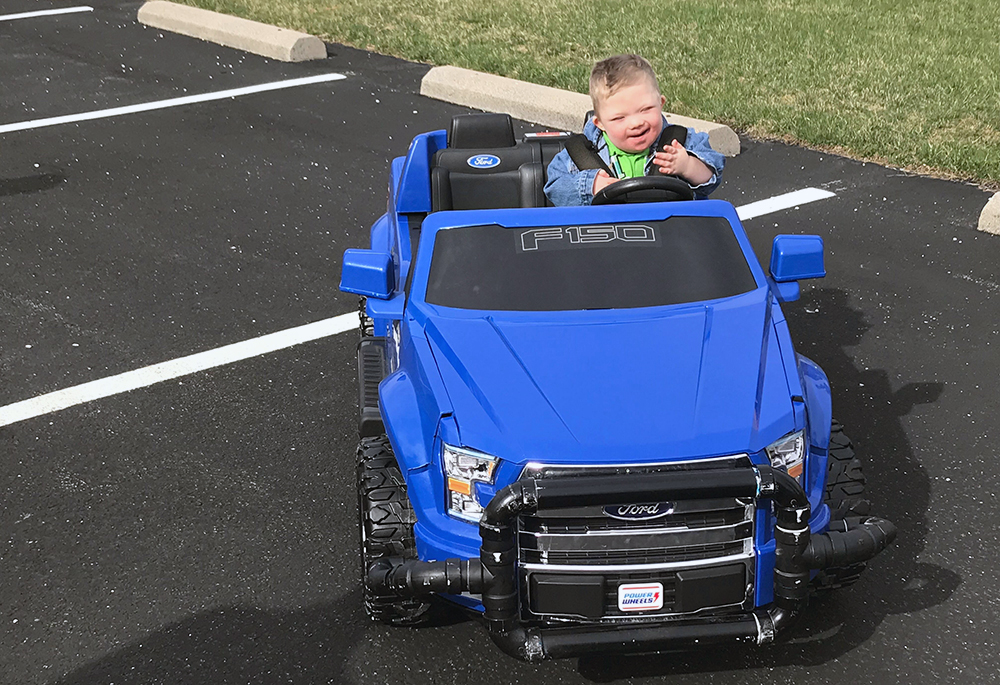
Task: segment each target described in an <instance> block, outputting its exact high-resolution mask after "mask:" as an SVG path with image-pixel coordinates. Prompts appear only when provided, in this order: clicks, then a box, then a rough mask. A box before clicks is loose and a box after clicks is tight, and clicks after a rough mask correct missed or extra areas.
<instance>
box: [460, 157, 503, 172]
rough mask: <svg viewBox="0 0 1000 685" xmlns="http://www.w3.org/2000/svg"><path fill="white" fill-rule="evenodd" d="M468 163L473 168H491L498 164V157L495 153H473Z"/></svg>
mask: <svg viewBox="0 0 1000 685" xmlns="http://www.w3.org/2000/svg"><path fill="white" fill-rule="evenodd" d="M468 163H469V166H471V167H472V168H473V169H492V168H493V167H495V166H499V165H500V158H499V157H497V156H496V155H473V156H472V157H469V159H468Z"/></svg>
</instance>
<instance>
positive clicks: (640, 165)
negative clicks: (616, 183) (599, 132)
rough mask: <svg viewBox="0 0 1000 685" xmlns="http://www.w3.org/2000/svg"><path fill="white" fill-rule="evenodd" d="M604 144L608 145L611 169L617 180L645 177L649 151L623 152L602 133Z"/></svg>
mask: <svg viewBox="0 0 1000 685" xmlns="http://www.w3.org/2000/svg"><path fill="white" fill-rule="evenodd" d="M603 135H604V142H605V143H607V144H608V152H609V153H610V156H611V167H612V170H613V171H614V172H615V175H616V176H617V177H618V178H635V177H636V176H645V175H646V160H648V159H649V150H643V151H642V152H625V151H624V150H619V149H618V147H617V146H616V145H615V144H614V143H612V142H611V141H610V140H609V139H608V134H607V133H604V134H603Z"/></svg>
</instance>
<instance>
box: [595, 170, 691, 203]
mask: <svg viewBox="0 0 1000 685" xmlns="http://www.w3.org/2000/svg"><path fill="white" fill-rule="evenodd" d="M693 199H694V191H693V190H691V186H689V185H688V184H687V183H685V182H684V181H682V180H681V179H679V178H677V177H676V176H636V177H635V178H623V179H622V180H620V181H615V182H614V183H612V184H611V185H608V186H605V187H604V188H602V189H601V190H599V191H598V192H597V194H596V195H594V199H593V201H592V202H591V203H590V204H592V205H614V204H625V203H632V202H674V201H676V200H693Z"/></svg>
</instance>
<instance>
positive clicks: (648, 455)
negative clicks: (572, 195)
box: [367, 131, 831, 605]
mask: <svg viewBox="0 0 1000 685" xmlns="http://www.w3.org/2000/svg"><path fill="white" fill-rule="evenodd" d="M445 144H446V143H445V133H444V131H435V132H432V133H428V134H422V135H421V136H417V137H416V138H415V139H414V140H413V142H412V144H411V146H410V149H409V151H408V153H407V156H406V157H405V158H397V159H395V160H393V163H392V168H391V177H390V183H389V204H388V210H389V211H388V212H387V214H386V215H384V216H383V217H381V218H380V219H379V220H378V222H376V224H375V225H374V226H373V227H372V232H371V248H372V249H373V250H376V251H380V252H383V251H384V252H388V253H389V254H391V255H392V259H393V265H394V268H395V273H394V276H395V279H394V282H395V288H396V290H395V291H394V292H393V293H392V295H391V297H389V298H388V299H384V300H380V299H375V298H369V299H368V302H367V313H368V315H369V316H371V317H372V318H373V319H374V322H375V333H376V335H384V336H386V337H387V338H388V340H389V345H388V348H389V355H388V356H389V364H390V370H391V373H390V374H389V375H388V376H387V377H386V378H385V379H384V380H383V381H382V383H381V385H380V386H379V399H380V408H381V412H382V416H383V421H384V424H385V427H386V431H387V433H388V436H389V439H390V441H391V442H392V445H393V447H394V450H395V453H396V458H397V460H398V461H399V464H400V467H401V470H402V471H403V474H404V477H405V479H406V482H407V488H408V495H409V497H410V499H411V501H412V503H413V506H414V510H415V512H416V515H417V519H418V522H417V524H416V526H415V535H416V540H417V551H418V554H419V557H420V558H421V559H423V560H425V561H430V560H440V559H445V558H451V557H464V558H469V557H476V556H478V555H479V546H480V539H479V534H478V529H477V527H476V526H475V525H474V524H471V523H469V522H467V521H464V520H460V519H456V518H452V517H451V516H449V515H447V513H446V511H447V505H446V502H445V492H446V483H445V476H444V472H443V465H442V463H441V443H442V442H447V443H448V444H452V445H456V446H461V447H466V448H469V449H473V450H477V451H481V452H485V453H487V454H491V455H495V456H496V457H498V458H499V459H500V461H499V465H498V467H497V470H496V473H495V482H494V483H493V484H484V483H476V484H475V486H474V489H475V493H476V494H477V496H478V499H479V501H480V502H481V503H483V504H485V503H486V502H488V501H489V500H490V498H491V497H492V496H493V495H494V494H495V492H496V491H498V490H499V489H501V488H502V487H504V486H505V485H507V484H509V483H510V482H512V481H514V480H516V479H517V478H518V477H519V476H520V474H521V472H522V470H523V468H524V466H525V465H526V464H528V463H530V462H543V463H563V464H615V463H632V464H638V463H653V462H666V461H680V460H691V459H707V458H711V457H718V456H726V455H734V454H747V455H749V456H750V458H751V460H753V461H754V462H755V463H758V464H766V463H768V458H767V455H766V453H765V451H764V450H765V447H767V446H768V445H769V444H771V443H773V442H774V441H776V440H778V439H780V438H782V437H783V436H785V435H787V434H789V433H791V432H793V431H796V430H803V429H804V430H806V435H807V442H808V454H807V457H806V465H805V480H804V485H805V487H806V492H807V494H808V496H809V499H810V503H811V504H812V507H813V518H812V521H811V522H810V524H811V527H812V529H813V531H814V532H822V531H823V530H825V529H826V527H827V525H828V523H829V511H828V509H827V508H826V507H825V506H824V505H823V504H822V497H823V489H824V486H825V473H826V461H827V449H828V444H829V435H830V431H829V426H830V407H831V402H830V386H829V383H828V381H827V379H826V376H825V375H824V374H823V371H822V370H821V369H820V368H819V367H818V366H817V365H816V364H814V363H813V362H811V361H810V360H808V359H806V358H804V357H801V356H798V355H796V353H795V351H794V349H793V346H792V340H791V337H790V335H789V332H788V327H787V324H786V322H785V318H784V315H783V314H782V312H781V308H780V306H779V301H780V298H779V296H778V284H777V283H776V282H775V280H774V279H773V278H772V277H771V276H770V275H769V274H768V273H766V272H765V271H764V269H763V268H762V267H761V265H760V264H759V263H758V261H757V259H756V257H755V255H754V252H753V249H752V247H751V245H750V241H749V239H748V238H747V236H746V233H745V231H744V229H743V227H742V225H741V223H740V220H739V218H738V217H737V214H736V210H735V209H734V208H733V206H732V205H731V204H729V203H727V202H722V201H717V200H706V201H692V202H672V203H648V204H632V205H610V206H602V207H559V208H537V209H499V210H475V211H447V212H435V213H429V212H430V209H431V199H430V192H431V191H430V164H431V160H432V159H433V156H434V153H435V152H436V151H437V150H440V149H443V148H444V147H445ZM672 216H692V217H721V218H723V219H725V220H726V221H727V222H728V223H729V225H730V226H731V227H732V230H733V235H734V236H735V238H736V240H737V242H738V244H739V246H740V249H741V250H742V252H743V255H744V257H745V259H746V263H747V266H748V268H749V270H750V272H751V274H752V277H753V280H754V283H755V284H756V286H755V287H754V288H753V289H752V290H749V291H748V292H744V293H742V294H739V295H735V296H732V297H725V298H721V299H717V300H708V301H699V302H694V303H686V304H678V305H670V306H660V307H645V308H634V309H612V310H594V311H540V312H525V311H481V310H468V309H457V308H449V307H442V306H437V305H434V304H430V303H428V302H426V301H425V294H426V288H427V280H428V275H429V272H430V269H431V258H432V255H433V252H434V241H435V239H436V236H437V235H438V234H439V233H440V232H442V231H449V230H462V227H468V226H481V225H497V226H500V227H504V228H520V227H548V226H585V225H593V224H602V225H603V224H610V223H617V224H621V223H629V222H642V221H661V220H664V219H666V218H668V217H672ZM413 221H422V224H421V227H420V233H419V235H420V238H419V240H420V245H419V250H417V252H416V253H417V257H416V259H415V260H413V259H412V255H413V250H412V247H413V246H411V244H410V240H411V233H412V234H414V235H415V233H413V232H412V231H411V229H410V224H411V222H413ZM810 254H811V255H813V256H814V253H810ZM785 259H786V263H788V264H792V262H790V261H788V260H789V259H790V258H785ZM793 266H794V265H792V266H787V267H786V268H787V269H789V270H791V269H792V268H793ZM411 269H412V270H413V274H412V276H411V275H410V273H409V272H410V270H411ZM814 271H815V269H814ZM791 283H792V284H794V283H795V282H794V281H791ZM404 284H410V285H409V292H408V293H407V292H404ZM783 292H784V293H787V292H790V291H789V290H787V288H786V290H785V291H783ZM786 299H787V298H786ZM773 524H774V521H773V519H772V517H771V514H770V512H769V511H764V510H760V511H758V520H757V539H756V553H757V583H756V590H755V600H756V602H757V604H758V605H762V604H767V603H769V602H770V601H771V600H772V589H771V588H772V583H771V582H770V579H771V577H772V574H773V566H774V542H773V540H772V539H771V532H770V531H771V530H772V529H773Z"/></svg>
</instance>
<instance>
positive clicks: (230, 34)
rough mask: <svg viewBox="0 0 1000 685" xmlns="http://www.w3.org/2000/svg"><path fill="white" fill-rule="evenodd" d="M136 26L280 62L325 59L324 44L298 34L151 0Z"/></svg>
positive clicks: (140, 13)
mask: <svg viewBox="0 0 1000 685" xmlns="http://www.w3.org/2000/svg"><path fill="white" fill-rule="evenodd" d="M138 19H139V23H141V24H146V25H147V26H152V27H154V28H158V29H164V30H166V31H172V32H174V33H180V34H183V35H185V36H191V37H192V38H201V39H202V40H207V41H209V42H211V43H217V44H219V45H225V46H227V47H230V48H236V49H238V50H245V51H246V52H252V53H254V54H256V55H263V56H264V57H270V58H271V59H276V60H281V61H282V62H304V61H307V60H313V59H326V44H325V43H324V42H323V41H321V40H320V39H319V38H317V37H315V36H310V35H309V34H307V33H300V32H298V31H289V30H288V29H282V28H278V27H277V26H269V25H268V24H261V23H260V22H256V21H250V20H249V19H240V18H239V17H232V16H229V15H228V14H220V13H218V12H210V11H209V10H203V9H198V8H197V7H188V6H187V5H178V4H177V3H174V2H167V1H166V0H151V2H147V3H146V4H144V5H143V6H142V7H140V8H139V16H138Z"/></svg>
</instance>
